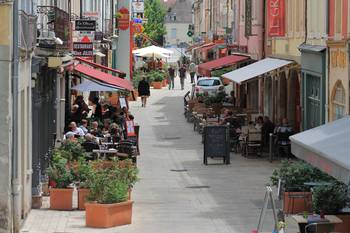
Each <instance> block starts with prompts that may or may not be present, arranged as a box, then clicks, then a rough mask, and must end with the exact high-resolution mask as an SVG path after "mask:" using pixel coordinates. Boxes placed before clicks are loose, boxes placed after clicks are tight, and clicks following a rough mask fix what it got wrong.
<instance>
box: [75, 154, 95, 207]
mask: <svg viewBox="0 0 350 233" xmlns="http://www.w3.org/2000/svg"><path fill="white" fill-rule="evenodd" d="M73 171H74V180H75V183H76V187H77V190H78V209H79V210H85V203H86V202H87V199H88V196H89V194H90V189H89V185H88V182H87V180H88V177H89V176H90V175H91V171H92V169H91V165H90V163H88V162H87V161H85V159H83V158H81V159H79V160H78V161H77V162H75V163H74V165H73Z"/></svg>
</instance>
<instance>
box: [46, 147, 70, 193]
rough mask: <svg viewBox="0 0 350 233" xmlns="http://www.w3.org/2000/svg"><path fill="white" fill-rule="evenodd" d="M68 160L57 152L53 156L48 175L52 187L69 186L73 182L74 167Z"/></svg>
mask: <svg viewBox="0 0 350 233" xmlns="http://www.w3.org/2000/svg"><path fill="white" fill-rule="evenodd" d="M67 162H68V160H67V159H65V158H62V157H61V156H59V155H57V154H56V155H54V156H53V158H52V161H51V162H50V166H49V168H48V175H49V179H50V184H51V186H52V188H67V187H68V186H69V185H70V184H72V183H73V181H74V179H73V173H72V169H71V168H70V167H69V165H68V164H67Z"/></svg>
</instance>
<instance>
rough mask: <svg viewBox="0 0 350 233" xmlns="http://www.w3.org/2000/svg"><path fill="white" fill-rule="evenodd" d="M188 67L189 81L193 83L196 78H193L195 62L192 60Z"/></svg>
mask: <svg viewBox="0 0 350 233" xmlns="http://www.w3.org/2000/svg"><path fill="white" fill-rule="evenodd" d="M188 69H189V72H190V76H191V83H195V81H196V80H195V79H194V76H195V74H196V64H194V62H193V61H192V62H191V64H190V66H189V67H188Z"/></svg>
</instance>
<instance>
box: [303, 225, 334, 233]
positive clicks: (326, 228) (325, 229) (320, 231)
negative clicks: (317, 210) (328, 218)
mask: <svg viewBox="0 0 350 233" xmlns="http://www.w3.org/2000/svg"><path fill="white" fill-rule="evenodd" d="M333 229H334V224H333V223H329V222H318V223H310V224H308V225H306V226H305V233H331V232H332V231H333Z"/></svg>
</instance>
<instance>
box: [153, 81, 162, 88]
mask: <svg viewBox="0 0 350 233" xmlns="http://www.w3.org/2000/svg"><path fill="white" fill-rule="evenodd" d="M162 87H163V84H162V82H153V88H154V89H162Z"/></svg>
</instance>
